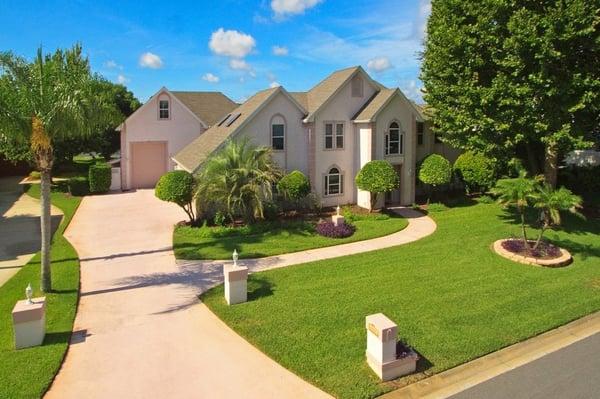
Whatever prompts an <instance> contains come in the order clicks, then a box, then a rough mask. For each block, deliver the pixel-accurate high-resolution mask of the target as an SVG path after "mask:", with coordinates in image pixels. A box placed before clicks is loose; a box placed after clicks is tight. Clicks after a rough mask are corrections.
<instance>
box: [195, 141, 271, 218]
mask: <svg viewBox="0 0 600 399" xmlns="http://www.w3.org/2000/svg"><path fill="white" fill-rule="evenodd" d="M280 176H281V172H280V171H279V169H278V168H277V166H276V164H275V162H274V161H273V159H272V157H271V149H270V148H269V147H257V146H254V145H252V144H251V143H250V142H249V140H248V139H247V138H243V139H241V140H229V141H228V142H227V143H225V145H224V147H223V148H222V149H221V150H219V151H217V152H216V153H215V154H214V155H213V156H211V157H210V158H209V159H208V160H207V161H206V162H205V163H204V165H203V166H202V168H201V170H200V172H199V174H198V182H199V183H198V189H197V191H196V193H197V196H198V198H201V199H203V200H209V201H212V202H213V203H217V204H222V205H223V206H224V207H225V209H226V211H227V213H228V214H229V217H230V219H232V220H233V219H234V218H235V217H236V216H241V217H242V218H243V219H244V221H245V222H246V223H253V222H254V221H255V220H256V219H263V218H264V207H265V204H266V203H267V202H271V201H272V199H273V191H272V190H273V189H272V186H273V185H274V184H275V183H276V182H277V181H278V179H279V178H280Z"/></svg>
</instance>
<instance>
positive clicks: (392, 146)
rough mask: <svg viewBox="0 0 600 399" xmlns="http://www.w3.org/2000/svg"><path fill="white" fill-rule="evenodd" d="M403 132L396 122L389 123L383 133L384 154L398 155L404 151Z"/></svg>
mask: <svg viewBox="0 0 600 399" xmlns="http://www.w3.org/2000/svg"><path fill="white" fill-rule="evenodd" d="M403 147H404V134H403V133H402V132H401V131H400V125H398V123H397V122H392V123H390V127H389V128H388V132H387V134H386V135H385V155H400V154H403V153H404V148H403Z"/></svg>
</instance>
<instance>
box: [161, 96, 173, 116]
mask: <svg viewBox="0 0 600 399" xmlns="http://www.w3.org/2000/svg"><path fill="white" fill-rule="evenodd" d="M170 111H171V109H170V104H169V99H168V97H164V98H159V99H158V119H169V118H170V117H171V115H170Z"/></svg>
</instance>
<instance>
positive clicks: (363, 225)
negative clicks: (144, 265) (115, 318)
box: [173, 215, 408, 259]
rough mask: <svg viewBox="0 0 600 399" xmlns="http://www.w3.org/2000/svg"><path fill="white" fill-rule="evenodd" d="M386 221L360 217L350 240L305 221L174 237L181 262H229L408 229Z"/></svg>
mask: <svg viewBox="0 0 600 399" xmlns="http://www.w3.org/2000/svg"><path fill="white" fill-rule="evenodd" d="M383 217H385V219H384V220H381V219H380V218H378V217H376V216H366V217H359V220H356V221H354V222H353V224H354V225H355V226H356V232H355V233H354V234H353V235H352V236H350V237H347V238H328V237H323V236H320V235H318V234H316V233H315V231H314V225H313V224H311V223H309V222H303V221H287V222H263V223H261V224H258V225H255V226H250V227H245V228H242V229H238V230H239V232H232V231H231V229H225V228H223V229H214V228H212V229H211V228H209V227H202V228H194V227H189V226H178V227H177V228H176V229H175V232H174V233H173V247H174V251H175V257H177V258H178V259H229V258H231V253H232V252H233V250H234V249H237V251H238V252H239V253H240V258H261V257H265V256H271V255H280V254H284V253H289V252H297V251H303V250H305V249H312V248H321V247H328V246H331V245H338V244H343V243H347V242H354V241H361V240H366V239H369V238H375V237H381V236H384V235H388V234H391V233H394V232H396V231H399V230H402V229H403V228H405V227H406V226H407V225H408V222H407V221H406V219H404V218H402V217H399V216H390V217H388V216H387V215H383Z"/></svg>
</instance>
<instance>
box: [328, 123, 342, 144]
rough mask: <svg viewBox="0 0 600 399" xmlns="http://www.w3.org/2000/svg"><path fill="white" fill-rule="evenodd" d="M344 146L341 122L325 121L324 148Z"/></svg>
mask: <svg viewBox="0 0 600 399" xmlns="http://www.w3.org/2000/svg"><path fill="white" fill-rule="evenodd" d="M343 148H344V124H343V123H342V122H326V123H325V149H327V150H335V149H343Z"/></svg>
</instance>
